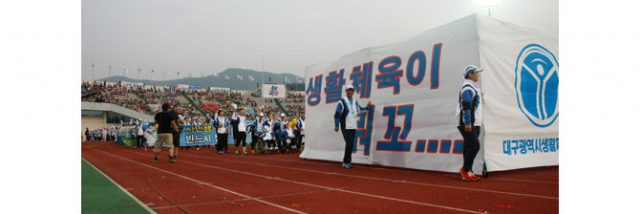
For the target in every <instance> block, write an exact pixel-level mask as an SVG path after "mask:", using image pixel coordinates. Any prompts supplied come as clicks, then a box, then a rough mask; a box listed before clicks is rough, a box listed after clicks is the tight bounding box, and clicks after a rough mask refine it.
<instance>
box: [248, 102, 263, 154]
mask: <svg viewBox="0 0 640 214" xmlns="http://www.w3.org/2000/svg"><path fill="white" fill-rule="evenodd" d="M263 122H264V113H262V112H260V114H259V115H258V117H256V119H254V120H253V126H252V127H251V128H252V129H253V134H252V135H251V154H255V153H256V145H255V144H256V142H258V136H259V135H260V132H262V128H263V127H262V123H263Z"/></svg>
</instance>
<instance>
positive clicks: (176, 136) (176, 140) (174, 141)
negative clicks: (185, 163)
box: [173, 132, 180, 148]
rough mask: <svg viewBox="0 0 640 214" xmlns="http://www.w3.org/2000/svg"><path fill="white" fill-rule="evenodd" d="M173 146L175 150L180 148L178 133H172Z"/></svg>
mask: <svg viewBox="0 0 640 214" xmlns="http://www.w3.org/2000/svg"><path fill="white" fill-rule="evenodd" d="M173 146H175V147H176V148H178V147H180V132H178V133H175V132H174V133H173Z"/></svg>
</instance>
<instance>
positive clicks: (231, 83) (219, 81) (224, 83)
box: [99, 68, 305, 91]
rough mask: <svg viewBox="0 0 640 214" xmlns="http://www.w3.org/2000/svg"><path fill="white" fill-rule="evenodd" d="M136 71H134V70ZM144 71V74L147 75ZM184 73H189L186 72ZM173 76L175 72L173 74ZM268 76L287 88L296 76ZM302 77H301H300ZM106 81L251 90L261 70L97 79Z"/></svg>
mask: <svg viewBox="0 0 640 214" xmlns="http://www.w3.org/2000/svg"><path fill="white" fill-rule="evenodd" d="M134 72H136V71H134ZM147 72H149V71H145V76H147V75H149V74H148V73H147ZM185 73H186V74H182V75H183V76H184V75H189V74H188V73H187V72H185ZM129 75H130V76H137V74H129ZM155 75H162V73H161V72H157V73H155ZM225 75H226V76H228V77H229V79H228V80H227V79H225ZM238 75H240V76H242V80H240V79H238V77H237V76H238ZM173 76H175V74H174V75H173ZM249 76H252V77H253V79H254V81H251V79H250V78H249ZM269 77H271V81H272V82H273V83H278V84H283V83H284V82H285V78H288V79H289V83H290V84H288V85H287V89H289V90H295V89H296V82H297V79H298V76H296V75H293V74H276V73H272V72H264V82H265V83H269ZM300 78H303V77H300ZM105 80H106V81H108V82H117V81H127V82H142V83H144V84H145V85H173V86H175V85H177V84H187V85H200V86H202V87H228V88H231V89H232V90H251V89H255V88H256V87H257V84H259V83H262V72H259V71H254V70H247V69H240V68H229V69H227V70H224V71H223V72H220V73H219V74H218V76H217V77H216V76H213V75H211V76H207V77H187V78H182V79H177V80H175V79H173V80H167V81H155V80H147V79H141V80H137V79H135V78H130V77H126V78H125V77H124V76H112V77H108V78H103V79H100V80H99V81H105ZM298 88H299V89H300V90H301V91H302V90H304V88H305V87H304V80H303V82H302V83H300V84H299V85H298Z"/></svg>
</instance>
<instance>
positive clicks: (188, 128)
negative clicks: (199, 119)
mask: <svg viewBox="0 0 640 214" xmlns="http://www.w3.org/2000/svg"><path fill="white" fill-rule="evenodd" d="M215 131H216V129H215V128H214V127H213V125H212V124H207V125H185V126H184V128H183V129H182V134H180V146H201V145H213V144H216V143H217V142H216V139H215V134H216V132H215Z"/></svg>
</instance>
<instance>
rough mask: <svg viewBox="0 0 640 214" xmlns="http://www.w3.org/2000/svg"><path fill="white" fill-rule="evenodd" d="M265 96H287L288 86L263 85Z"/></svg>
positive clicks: (263, 95)
mask: <svg viewBox="0 0 640 214" xmlns="http://www.w3.org/2000/svg"><path fill="white" fill-rule="evenodd" d="M262 97H263V98H287V88H286V87H285V86H284V85H283V84H264V85H262Z"/></svg>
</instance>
